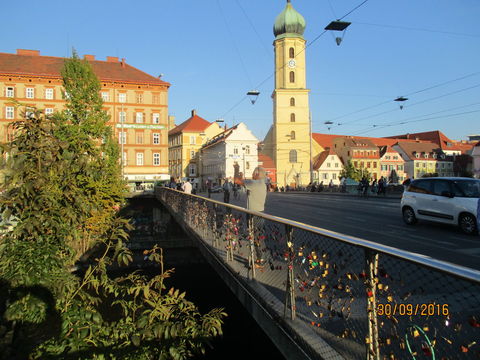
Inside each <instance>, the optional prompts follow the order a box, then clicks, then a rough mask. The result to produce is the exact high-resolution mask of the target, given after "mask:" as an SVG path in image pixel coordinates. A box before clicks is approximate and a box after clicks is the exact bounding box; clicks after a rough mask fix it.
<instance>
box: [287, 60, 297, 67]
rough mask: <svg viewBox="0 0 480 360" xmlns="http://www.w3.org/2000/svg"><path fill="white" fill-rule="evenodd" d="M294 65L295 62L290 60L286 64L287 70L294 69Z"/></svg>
mask: <svg viewBox="0 0 480 360" xmlns="http://www.w3.org/2000/svg"><path fill="white" fill-rule="evenodd" d="M295 65H296V63H295V60H293V59H291V60H290V61H289V62H288V67H289V68H294V67H295Z"/></svg>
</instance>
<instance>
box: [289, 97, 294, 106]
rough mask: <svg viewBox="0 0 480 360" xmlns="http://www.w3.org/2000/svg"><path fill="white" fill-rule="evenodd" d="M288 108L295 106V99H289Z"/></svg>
mask: <svg viewBox="0 0 480 360" xmlns="http://www.w3.org/2000/svg"><path fill="white" fill-rule="evenodd" d="M290 106H295V98H293V97H292V98H290Z"/></svg>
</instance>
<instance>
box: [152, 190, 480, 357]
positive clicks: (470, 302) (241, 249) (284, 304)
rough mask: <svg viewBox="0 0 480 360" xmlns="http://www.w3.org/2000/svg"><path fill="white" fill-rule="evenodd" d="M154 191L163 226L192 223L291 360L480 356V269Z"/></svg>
mask: <svg viewBox="0 0 480 360" xmlns="http://www.w3.org/2000/svg"><path fill="white" fill-rule="evenodd" d="M154 196H155V197H156V198H157V199H158V200H159V201H160V202H161V203H162V204H163V206H164V207H165V209H166V210H167V211H168V214H167V215H165V214H164V215H162V216H161V220H162V221H160V223H159V224H157V226H160V227H161V228H162V226H165V222H166V221H169V219H172V220H174V221H175V222H176V224H178V226H179V227H181V228H182V229H183V232H184V233H185V234H187V237H188V239H182V240H180V241H181V242H184V243H185V244H187V246H196V247H197V248H198V249H199V250H200V252H201V253H202V254H203V257H204V258H205V260H206V261H207V262H208V263H210V265H211V266H212V267H213V268H214V269H215V270H216V272H217V273H218V274H219V275H220V276H221V277H222V279H223V280H224V281H225V283H226V284H227V285H228V286H229V288H230V289H231V290H232V291H233V293H234V294H236V296H237V298H238V299H239V300H240V301H241V302H242V304H243V305H244V306H245V308H246V309H247V310H248V311H249V312H250V314H251V315H252V316H253V318H254V319H255V320H256V321H257V323H258V324H259V325H260V326H261V327H262V328H263V330H264V331H265V333H266V334H267V335H268V336H269V337H270V338H271V339H272V341H273V342H274V343H275V344H276V346H277V347H278V348H279V350H280V351H281V352H282V353H283V354H284V356H285V357H286V358H288V359H369V360H370V359H372V360H373V359H375V360H380V359H392V360H394V359H469V358H472V359H473V358H475V359H477V358H478V357H479V356H480V272H478V271H475V270H472V269H468V268H464V267H460V266H455V265H452V264H449V263H446V262H441V261H437V260H434V259H431V258H429V257H426V256H422V255H418V254H413V253H410V252H406V251H402V250H399V249H395V248H392V247H388V246H384V245H380V244H377V243H373V242H370V241H367V240H363V239H359V238H355V237H351V236H346V235H342V234H339V233H335V232H331V231H328V230H325V229H320V228H316V227H313V226H309V225H305V224H301V223H297V222H294V221H291V220H288V219H282V218H278V217H274V216H270V215H267V214H263V213H258V212H254V211H249V210H246V209H244V208H241V207H237V206H234V205H230V204H224V203H221V202H218V201H214V200H211V199H206V198H203V197H199V196H195V195H188V194H184V193H182V192H179V191H176V190H172V189H168V188H163V187H157V188H155V195H154ZM339 221H341V220H340V219H339ZM168 241H170V242H172V240H171V239H170V240H168ZM170 245H172V244H170ZM176 246H177V247H181V245H178V244H177V245H176ZM260 260H261V261H260Z"/></svg>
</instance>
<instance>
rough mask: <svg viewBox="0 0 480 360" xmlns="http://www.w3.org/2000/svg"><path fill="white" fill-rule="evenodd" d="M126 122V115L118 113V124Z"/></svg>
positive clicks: (122, 112) (121, 112)
mask: <svg viewBox="0 0 480 360" xmlns="http://www.w3.org/2000/svg"><path fill="white" fill-rule="evenodd" d="M126 121H127V113H126V112H125V111H119V112H118V122H120V123H124V122H126Z"/></svg>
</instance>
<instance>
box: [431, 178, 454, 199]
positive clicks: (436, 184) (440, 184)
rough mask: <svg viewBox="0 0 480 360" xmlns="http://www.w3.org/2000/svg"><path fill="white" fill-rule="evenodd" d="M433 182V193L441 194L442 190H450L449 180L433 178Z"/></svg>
mask: <svg viewBox="0 0 480 360" xmlns="http://www.w3.org/2000/svg"><path fill="white" fill-rule="evenodd" d="M432 183H433V191H432V192H433V194H434V195H439V196H441V195H442V193H444V192H449V193H450V192H452V189H451V188H450V182H448V181H445V180H434V181H432Z"/></svg>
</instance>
